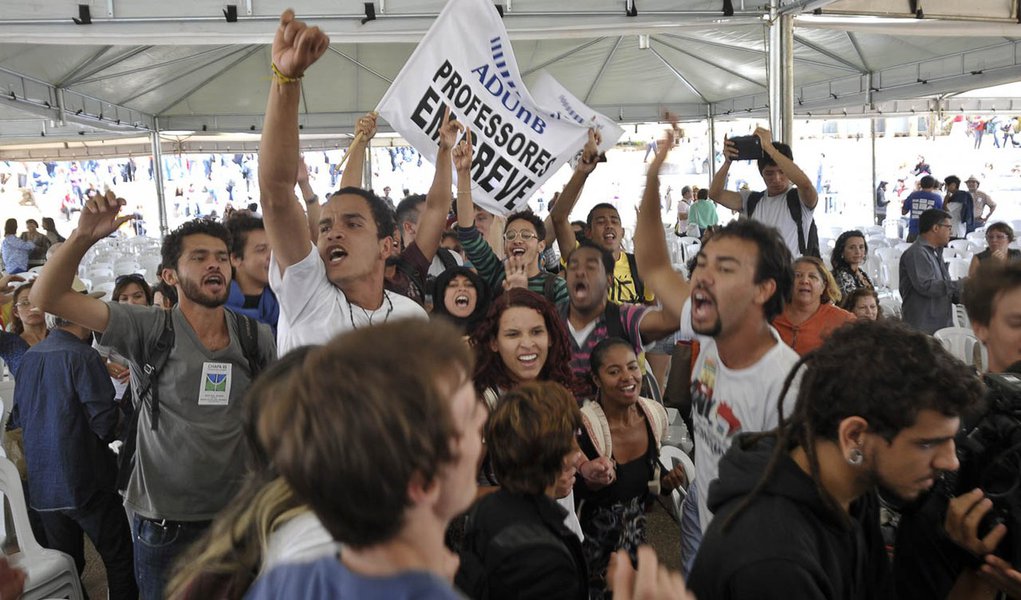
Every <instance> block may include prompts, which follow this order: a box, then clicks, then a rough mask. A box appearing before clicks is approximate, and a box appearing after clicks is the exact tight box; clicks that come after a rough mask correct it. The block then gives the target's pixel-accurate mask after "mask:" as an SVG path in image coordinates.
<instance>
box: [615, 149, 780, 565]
mask: <svg viewBox="0 0 1021 600" xmlns="http://www.w3.org/2000/svg"><path fill="white" fill-rule="evenodd" d="M673 135H674V132H673V131H668V132H667V138H668V139H667V141H671V138H672V137H673ZM672 145H673V144H672V143H663V144H660V146H659V147H660V148H661V150H660V152H659V153H657V155H656V159H655V160H653V161H652V162H651V163H650V164H649V171H648V175H647V181H646V185H645V195H644V196H643V198H642V206H641V211H640V212H639V215H638V224H637V227H636V229H635V256H637V257H638V264H639V265H640V267H641V269H642V274H643V276H644V277H645V278H646V282H647V284H648V285H649V287H650V288H651V289H652V291H653V292H654V293H655V294H656V297H657V298H658V299H659V301H660V303H661V304H662V305H663V307H664V310H668V311H671V312H675V313H679V314H681V333H682V334H684V335H685V336H686V337H690V338H695V339H697V340H698V341H699V344H700V351H699V354H698V357H697V359H696V360H695V363H694V366H693V368H692V371H691V377H692V379H691V396H692V421H693V424H694V436H695V471H696V473H697V475H696V481H695V482H694V484H693V485H692V486H691V487H690V488H689V490H688V496H687V499H686V500H685V503H684V514H683V518H682V525H681V526H682V548H681V550H682V552H681V555H682V560H683V561H684V567H685V569H686V570H687V569H689V568H690V565H691V562H692V561H693V559H694V556H695V552H696V551H697V550H698V544H699V542H700V540H701V537H702V532H703V531H705V529H706V527H708V526H709V522H710V520H711V519H712V513H711V512H710V511H709V510H708V508H707V507H706V499H707V492H708V490H707V489H706V487H707V486H708V484H709V482H710V481H712V480H713V479H715V478H716V473H717V464H718V463H719V460H720V458H721V457H722V456H723V455H724V453H726V451H727V449H728V448H729V447H730V444H731V442H732V441H733V439H734V437H735V436H736V435H737V434H739V433H742V432H747V431H766V430H769V429H772V428H774V427H776V425H777V422H778V421H777V411H776V401H777V398H779V396H780V390H781V388H782V387H783V382H784V378H785V377H786V376H787V372H788V371H789V370H790V367H791V366H792V365H794V364H795V363H796V362H797V361H798V355H797V354H796V353H795V352H794V350H792V349H791V348H790V346H788V345H786V344H784V343H783V342H782V341H781V340H780V336H779V334H778V333H777V332H776V330H775V329H773V328H772V327H770V325H769V323H770V320H772V319H773V317H775V316H777V315H778V314H780V313H781V312H782V311H783V305H784V302H785V301H788V300H789V299H790V295H791V289H792V288H793V286H794V270H793V267H792V266H791V252H790V250H789V249H788V248H787V245H786V243H785V242H784V240H783V238H782V237H781V236H780V233H779V232H778V231H777V230H776V229H773V228H772V227H768V226H766V225H763V224H762V223H760V222H758V221H753V220H742V221H734V222H732V223H730V224H729V225H727V226H726V227H724V228H723V229H721V230H720V231H718V232H717V233H716V234H715V235H714V236H713V237H712V239H711V240H709V241H708V242H706V244H705V245H704V246H703V247H702V251H701V252H700V253H699V255H698V260H697V262H696V263H695V268H694V270H693V271H692V273H691V281H690V283H689V282H688V281H685V279H684V277H682V276H681V275H679V274H678V273H677V272H676V271H674V270H673V267H672V266H671V265H670V255H669V253H668V252H667V246H666V239H665V237H664V234H663V226H662V224H661V222H660V216H659V169H660V166H661V165H662V164H663V161H664V160H665V159H666V153H667V152H668V151H669V149H670V147H671V146H672ZM787 402H788V403H792V401H791V400H790V398H788V400H787Z"/></svg>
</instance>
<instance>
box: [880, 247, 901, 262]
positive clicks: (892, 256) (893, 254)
mask: <svg viewBox="0 0 1021 600" xmlns="http://www.w3.org/2000/svg"><path fill="white" fill-rule="evenodd" d="M901 254H903V252H902V251H900V250H898V249H896V248H876V250H875V256H876V258H878V259H879V260H880V261H881V262H884V263H888V262H896V261H899V260H900V255H901Z"/></svg>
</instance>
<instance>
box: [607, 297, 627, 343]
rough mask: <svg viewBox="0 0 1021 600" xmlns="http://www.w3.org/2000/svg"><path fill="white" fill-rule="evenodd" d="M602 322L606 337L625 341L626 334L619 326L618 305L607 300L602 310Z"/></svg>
mask: <svg viewBox="0 0 1021 600" xmlns="http://www.w3.org/2000/svg"><path fill="white" fill-rule="evenodd" d="M603 320H604V321H605V322H606V337H608V338H614V337H615V338H621V339H624V340H626V339H627V334H626V333H625V332H624V328H623V327H621V325H620V305H619V304H617V303H615V302H610V301H609V300H607V301H606V308H604V309H603Z"/></svg>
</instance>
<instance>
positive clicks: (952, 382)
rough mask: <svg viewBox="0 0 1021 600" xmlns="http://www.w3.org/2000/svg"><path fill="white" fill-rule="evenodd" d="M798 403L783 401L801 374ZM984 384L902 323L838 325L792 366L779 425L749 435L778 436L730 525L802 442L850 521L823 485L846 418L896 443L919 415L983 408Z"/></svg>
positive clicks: (834, 507)
mask: <svg viewBox="0 0 1021 600" xmlns="http://www.w3.org/2000/svg"><path fill="white" fill-rule="evenodd" d="M799 376H800V378H801V380H800V383H799V385H798V392H797V402H796V404H795V406H794V410H793V412H792V413H791V415H790V416H789V418H788V417H785V415H784V414H783V399H784V398H785V397H786V395H787V393H788V392H789V391H790V388H791V387H792V385H793V384H794V381H795V379H796V378H797V377H799ZM983 392H984V388H983V385H982V382H981V380H980V379H979V377H978V375H976V373H975V371H974V369H972V368H971V367H968V366H967V365H965V364H964V363H963V362H961V361H960V360H958V359H956V358H954V357H953V356H952V355H951V354H950V353H949V352H947V351H946V350H945V349H944V348H943V346H942V345H941V344H940V343H939V342H938V341H936V340H935V338H933V337H931V336H928V335H925V334H924V333H921V332H918V331H915V330H913V329H909V328H908V327H907V326H905V325H903V324H902V323H900V322H899V321H888V320H880V321H853V322H850V323H848V324H845V325H843V326H842V327H840V328H838V329H836V330H835V331H834V332H833V333H832V334H831V335H830V337H829V338H828V339H827V340H826V342H825V343H824V344H823V345H822V346H821V347H820V348H818V349H817V350H815V351H814V352H810V353H808V354H806V355H805V356H803V357H802V358H801V359H800V360H799V361H798V362H797V363H796V364H795V365H794V367H793V368H792V369H791V372H790V373H789V374H788V375H787V378H786V380H785V381H784V385H783V389H782V390H781V392H780V397H779V399H778V400H777V408H776V410H777V415H778V419H777V422H778V423H779V427H778V428H777V429H776V430H774V431H770V432H765V433H762V434H759V435H756V436H749V437H747V438H745V439H744V440H743V443H744V445H745V447H748V446H751V445H754V444H755V443H757V442H758V441H759V440H761V439H763V438H765V437H772V436H775V437H776V438H777V441H776V446H775V447H774V449H773V454H772V456H770V459H769V463H768V464H767V465H766V470H765V472H764V473H763V474H762V477H761V478H760V479H759V481H758V482H757V483H756V484H755V487H754V488H752V491H751V492H750V493H749V494H748V495H747V496H745V498H744V499H743V500H742V501H741V503H740V504H739V505H738V506H737V508H736V509H734V511H733V512H731V513H730V514H729V515H728V516H727V518H726V520H725V521H724V524H723V530H724V531H726V530H727V529H729V527H730V526H731V525H732V524H733V523H734V521H736V520H737V518H738V517H739V516H740V515H741V513H742V512H744V510H745V509H747V508H748V507H749V506H750V505H751V504H752V502H754V500H755V498H756V497H757V496H758V495H759V494H760V493H761V492H762V490H763V489H765V487H766V485H767V483H768V482H769V480H770V479H771V478H772V477H773V475H774V474H775V473H776V469H777V467H778V465H779V464H780V461H781V459H782V458H783V456H784V455H786V454H787V453H788V452H790V451H791V450H792V449H794V448H797V447H800V448H801V449H802V450H803V451H804V452H805V455H806V457H807V458H808V464H809V476H810V477H811V478H812V482H813V483H814V484H815V488H816V491H817V492H818V493H819V497H820V498H821V499H822V501H823V503H824V504H825V506H826V507H827V508H828V509H829V510H830V511H831V512H832V513H833V514H834V515H835V516H836V517H837V518H838V519H839V520H840V521H842V522H844V523H846V524H850V517H849V516H848V515H847V513H846V511H844V510H843V509H842V508H841V506H840V505H839V504H838V503H837V501H836V500H835V499H834V498H833V496H831V495H830V494H829V493H828V492H827V491H826V490H825V488H823V485H822V479H821V477H820V474H819V456H818V454H817V452H816V444H817V442H818V441H819V440H828V441H833V442H836V441H837V436H838V429H839V427H840V423H841V422H842V421H843V420H844V419H846V418H848V417H853V416H858V417H861V418H863V419H865V420H866V421H867V422H868V431H869V432H870V433H874V434H876V435H879V436H881V437H882V438H883V439H884V440H886V441H887V442H891V441H893V438H895V437H896V436H897V434H898V433H900V432H901V431H902V430H904V429H906V428H908V427H911V426H912V425H914V423H915V420H916V419H917V417H918V413H919V412H920V411H922V410H932V411H935V412H938V413H940V414H942V415H945V416H947V417H958V416H961V415H962V414H964V413H966V412H968V411H971V410H975V409H977V408H979V405H980V404H981V400H982V396H983Z"/></svg>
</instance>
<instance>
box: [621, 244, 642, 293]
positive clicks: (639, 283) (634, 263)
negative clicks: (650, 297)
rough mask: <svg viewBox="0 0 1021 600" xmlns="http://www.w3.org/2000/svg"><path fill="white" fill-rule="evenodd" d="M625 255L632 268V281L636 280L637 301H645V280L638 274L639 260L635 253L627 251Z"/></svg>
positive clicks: (628, 264)
mask: <svg viewBox="0 0 1021 600" xmlns="http://www.w3.org/2000/svg"><path fill="white" fill-rule="evenodd" d="M624 256H626V257H627V266H628V268H629V269H631V281H633V282H635V295H637V296H638V297H637V298H635V302H636V303H644V302H645V282H643V281H642V278H641V277H639V276H638V261H637V260H635V255H634V254H633V253H631V252H625V253H624Z"/></svg>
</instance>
